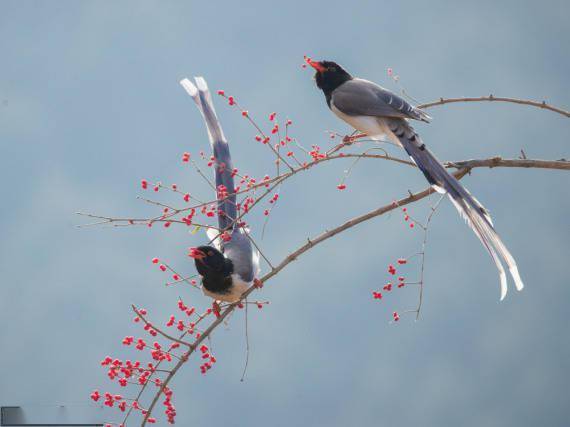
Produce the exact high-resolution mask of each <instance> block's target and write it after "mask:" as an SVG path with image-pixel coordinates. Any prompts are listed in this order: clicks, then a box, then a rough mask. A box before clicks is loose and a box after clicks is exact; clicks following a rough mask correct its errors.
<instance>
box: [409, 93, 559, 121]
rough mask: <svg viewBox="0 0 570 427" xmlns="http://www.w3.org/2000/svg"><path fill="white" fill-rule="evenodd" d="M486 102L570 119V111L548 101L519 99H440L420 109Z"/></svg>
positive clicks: (494, 97) (490, 96) (422, 105)
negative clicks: (528, 108)
mask: <svg viewBox="0 0 570 427" xmlns="http://www.w3.org/2000/svg"><path fill="white" fill-rule="evenodd" d="M484 101H491V102H495V101H496V102H510V103H513V104H522V105H530V106H532V107H537V108H542V109H544V110H550V111H553V112H555V113H558V114H562V115H563V116H566V117H570V111H566V110H563V109H562V108H557V107H554V106H552V105H550V104H547V103H546V101H540V102H539V101H530V100H527V99H517V98H505V97H500V96H494V95H489V96H479V97H476V98H439V100H438V101H434V102H428V103H427V104H420V105H418V108H421V109H426V108H430V107H435V106H436V105H445V104H452V103H456V102H484Z"/></svg>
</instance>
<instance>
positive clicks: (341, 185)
mask: <svg viewBox="0 0 570 427" xmlns="http://www.w3.org/2000/svg"><path fill="white" fill-rule="evenodd" d="M336 188H338V189H339V190H344V189H345V188H346V185H345V184H339V185H337V186H336Z"/></svg>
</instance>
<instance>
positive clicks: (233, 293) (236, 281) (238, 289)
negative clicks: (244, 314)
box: [202, 274, 251, 302]
mask: <svg viewBox="0 0 570 427" xmlns="http://www.w3.org/2000/svg"><path fill="white" fill-rule="evenodd" d="M232 281H233V286H232V288H231V289H230V292H228V293H226V294H217V293H215V292H210V291H209V290H207V289H206V288H205V287H203V286H202V292H204V295H206V296H209V297H210V298H214V299H215V300H218V301H225V302H236V301H237V300H239V297H241V295H242V294H243V293H244V292H245V291H247V289H248V288H249V287H250V285H251V283H246V282H244V281H243V280H241V279H240V278H239V276H238V275H237V274H232Z"/></svg>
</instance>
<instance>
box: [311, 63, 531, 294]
mask: <svg viewBox="0 0 570 427" xmlns="http://www.w3.org/2000/svg"><path fill="white" fill-rule="evenodd" d="M306 61H307V62H308V64H309V65H311V66H312V67H313V68H314V69H315V70H316V73H315V80H316V83H317V86H318V87H319V89H321V90H322V91H323V93H324V94H325V99H326V101H327V105H328V106H329V108H330V109H331V110H332V112H333V113H334V114H335V115H336V116H337V117H339V118H340V119H342V120H344V121H345V122H346V123H348V124H349V125H350V126H352V127H353V128H354V129H356V130H358V131H360V132H362V133H364V134H366V135H368V136H369V137H371V138H373V139H381V138H383V137H387V138H388V139H390V140H391V141H392V142H394V143H395V144H396V145H398V146H400V147H403V148H404V150H406V152H407V153H408V155H409V156H410V157H411V159H412V160H413V161H414V162H415V164H416V165H417V166H418V168H419V169H420V170H421V171H422V172H423V174H424V176H425V177H426V179H427V180H428V182H429V183H430V184H431V185H432V186H433V188H434V189H435V190H436V191H438V192H440V193H447V195H448V196H449V199H450V200H451V201H452V202H453V204H454V205H455V207H456V208H457V210H458V211H459V213H460V214H461V216H462V217H463V218H464V219H465V220H466V222H467V224H468V225H469V227H471V229H472V230H473V232H474V233H475V234H476V235H477V237H478V238H479V240H481V243H482V244H483V246H484V247H485V248H486V249H487V251H488V252H489V254H490V255H491V257H492V258H493V261H494V262H495V264H496V266H497V269H498V270H499V276H500V282H501V300H502V299H503V298H505V295H506V294H507V277H506V274H505V270H504V268H503V264H502V261H501V260H503V261H504V262H505V263H506V264H507V267H508V269H509V271H510V273H511V276H512V277H513V280H514V282H515V286H516V288H517V289H518V290H519V291H520V290H521V289H522V288H523V282H522V280H521V278H520V275H519V272H518V268H517V264H516V262H515V260H514V258H513V257H512V255H511V254H510V252H509V251H508V249H507V248H506V246H505V244H504V243H503V242H502V241H501V238H500V237H499V235H498V234H497V232H496V231H495V229H494V228H493V222H492V221H491V217H490V215H489V213H488V211H487V210H486V209H485V208H484V207H483V205H481V203H479V201H478V200H477V199H476V198H475V197H473V196H472V195H471V193H469V191H467V189H466V188H465V187H463V186H462V185H461V184H460V183H459V181H458V180H457V179H456V178H455V177H454V176H452V175H450V174H449V173H448V172H447V171H446V169H445V168H444V167H443V165H442V164H441V163H440V162H439V161H438V160H437V159H436V157H435V156H434V155H433V154H432V153H431V151H430V150H429V149H428V148H427V147H426V145H425V144H424V143H423V142H422V140H421V139H420V137H419V135H418V134H417V133H416V132H415V131H414V129H413V128H412V127H411V126H410V124H409V123H408V119H414V120H420V121H423V122H429V121H430V119H431V117H429V116H428V115H427V114H426V113H425V112H423V111H422V110H420V109H419V108H416V107H414V106H412V105H410V104H409V103H408V102H406V101H405V100H404V99H402V98H401V97H399V96H398V95H396V94H394V93H392V92H390V91H389V90H387V89H384V88H382V87H380V86H378V85H377V84H375V83H373V82H370V81H368V80H363V79H359V78H355V77H352V76H351V75H350V74H349V73H348V72H347V71H345V70H344V69H343V68H342V67H341V66H340V65H338V64H337V63H335V62H332V61H312V60H311V59H308V58H307V59H306Z"/></svg>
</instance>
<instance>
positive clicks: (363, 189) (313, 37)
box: [0, 1, 570, 426]
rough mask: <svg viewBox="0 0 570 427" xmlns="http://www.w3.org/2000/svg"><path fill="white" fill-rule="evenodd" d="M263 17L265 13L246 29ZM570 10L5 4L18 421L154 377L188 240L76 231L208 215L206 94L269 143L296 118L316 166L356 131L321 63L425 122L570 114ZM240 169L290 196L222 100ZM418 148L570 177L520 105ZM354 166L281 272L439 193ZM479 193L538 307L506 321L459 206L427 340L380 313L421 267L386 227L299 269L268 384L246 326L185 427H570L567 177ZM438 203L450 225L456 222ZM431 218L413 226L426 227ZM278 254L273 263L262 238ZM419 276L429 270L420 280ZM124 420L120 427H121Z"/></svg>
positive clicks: (188, 389) (441, 262) (184, 413)
mask: <svg viewBox="0 0 570 427" xmlns="http://www.w3.org/2000/svg"><path fill="white" fill-rule="evenodd" d="M244 3H245V4H244ZM569 12H570V11H569V6H568V2H565V1H546V2H540V3H533V2H516V1H504V2H500V3H499V2H492V1H482V2H476V3H474V2H463V1H457V2H448V1H431V2H420V1H407V2H396V1H391V2H386V1H370V2H364V1H360V2H359V1H356V2H351V3H347V2H340V1H326V2H324V1H314V2H306V1H305V2H298V1H291V2H287V3H279V4H275V3H271V2H258V1H250V2H223V3H220V2H194V1H188V2H181V1H171V2H158V1H123V2H120V3H116V2H105V1H81V2H76V1H58V2H34V1H3V2H2V3H0V51H1V52H2V66H1V67H0V144H1V147H2V153H3V154H2V156H1V162H2V164H1V167H0V179H1V181H2V183H3V191H2V209H1V210H0V228H1V234H2V236H3V238H2V242H1V243H0V271H1V272H2V284H1V286H0V324H2V325H3V326H2V328H0V342H1V343H2V347H3V351H2V358H1V360H2V363H1V364H0V377H1V378H2V381H0V403H1V404H2V405H19V404H30V405H46V404H68V405H83V404H86V403H88V402H87V400H88V394H89V393H90V391H91V390H92V389H93V388H99V389H101V390H104V389H108V388H110V384H109V382H108V381H106V379H105V375H104V372H103V371H102V370H101V368H100V367H99V366H98V364H99V361H100V360H101V359H102V358H103V357H104V356H105V355H107V354H112V355H117V356H121V357H134V355H133V354H132V353H129V352H126V351H124V350H123V349H122V348H121V346H120V340H121V339H122V337H123V336H124V335H132V334H135V333H137V332H138V331H137V329H136V328H135V327H134V325H132V323H131V322H130V319H131V317H132V315H131V313H130V311H129V307H130V304H131V303H136V304H139V305H141V306H145V307H147V309H149V311H150V313H151V316H152V317H153V318H155V319H157V321H159V322H162V321H163V320H166V318H167V316H168V314H169V313H170V312H171V311H172V310H173V309H174V308H175V305H176V300H177V297H178V295H179V294H180V293H181V292H185V294H183V296H184V297H185V298H186V299H189V300H190V301H192V303H194V304H197V305H199V306H205V304H207V300H206V299H205V298H204V297H202V296H201V295H199V294H198V293H190V292H189V291H187V290H181V289H165V288H164V287H163V285H162V283H163V281H164V276H163V275H161V274H160V272H158V271H157V270H156V269H155V268H152V266H151V264H150V263H149V260H150V259H151V258H152V257H154V256H159V257H161V258H165V259H168V260H170V261H171V262H172V263H173V264H175V265H178V266H181V268H182V269H184V271H186V272H188V273H191V272H192V271H193V267H192V265H191V263H190V262H189V260H188V259H187V257H186V255H185V254H186V249H187V247H189V246H192V245H195V244H198V243H201V242H203V241H204V240H205V238H204V236H203V235H200V234H198V235H195V236H192V235H189V234H188V233H187V232H186V231H185V230H182V229H179V228H175V227H173V228H171V229H169V230H163V229H151V230H147V229H143V228H126V229H111V228H91V229H77V228H76V227H75V226H76V225H77V224H81V223H83V222H84V221H83V219H82V218H79V217H77V216H75V215H74V212H76V211H88V212H94V213H103V214H109V215H117V216H118V215H123V214H124V215H140V216H142V215H145V216H148V215H152V214H153V213H154V211H153V210H152V209H151V208H150V207H149V206H146V205H145V204H144V203H142V202H141V201H138V200H137V199H136V195H137V194H140V190H139V186H138V183H139V180H140V179H141V178H143V177H144V178H147V179H150V180H158V179H160V180H162V181H163V182H165V183H170V182H176V183H178V185H181V186H182V185H184V186H186V187H187V188H190V189H192V191H195V192H197V193H201V194H204V195H207V194H208V189H207V188H206V187H205V186H204V185H203V183H202V182H201V181H200V180H199V178H198V177H197V176H196V175H195V174H191V173H189V171H188V169H187V168H183V167H181V165H180V161H179V158H180V154H181V153H182V152H184V151H191V152H193V153H197V152H198V151H200V150H206V149H207V147H208V145H207V139H206V135H205V131H204V127H203V124H202V122H201V118H200V116H199V114H198V113H197V111H196V109H195V107H194V106H193V105H192V102H191V100H190V99H189V97H188V96H187V95H186V94H185V93H184V92H183V90H182V89H181V87H180V86H179V85H178V81H179V80H180V79H181V78H183V77H186V76H192V75H203V76H205V77H206V79H207V80H208V82H209V83H210V86H211V87H212V88H213V89H218V88H223V89H225V90H226V91H227V92H228V93H231V94H233V95H235V96H236V97H237V98H238V100H239V101H240V102H242V103H243V104H244V105H245V106H246V107H247V108H248V110H249V111H250V113H251V114H253V115H255V116H257V117H262V118H263V117H265V116H266V114H268V113H269V112H271V111H277V112H278V113H279V114H280V115H281V116H288V117H291V118H292V119H293V120H294V122H295V125H294V129H295V135H296V136H297V137H298V138H300V140H301V141H302V142H303V143H304V144H305V145H310V144H312V143H318V144H321V145H323V146H326V144H330V141H329V140H328V139H327V138H326V135H325V133H324V132H323V131H325V130H327V129H336V130H338V131H339V132H341V133H345V132H347V131H348V129H347V128H346V126H345V125H344V124H342V123H339V122H338V121H337V119H336V118H335V117H334V116H333V115H332V114H331V113H330V111H328V109H327V108H326V105H325V103H324V100H323V97H322V94H321V93H320V92H319V91H318V90H317V89H316V88H315V87H314V83H313V81H312V75H311V74H312V73H310V72H309V71H307V70H302V69H301V68H300V64H301V60H302V57H303V55H304V54H309V55H312V56H313V57H315V58H326V59H333V60H336V61H338V62H339V63H341V64H343V65H345V66H346V67H347V68H348V69H349V70H350V71H351V72H352V73H353V74H354V75H358V76H361V77H363V78H368V79H371V80H375V81H377V82H379V83H380V84H382V85H384V86H387V87H390V88H392V89H397V88H396V87H394V85H392V84H391V83H390V82H389V80H388V78H387V76H386V68H387V67H392V68H394V69H395V70H396V72H397V73H398V74H399V75H400V76H401V79H402V82H403V85H404V86H405V87H406V89H407V90H408V91H409V92H410V93H411V94H413V96H414V97H416V98H418V99H419V100H422V101H429V100H434V99H437V98H439V97H442V96H443V97H448V96H449V97H455V96H481V95H486V94H489V93H493V94H495V95H504V96H514V97H521V98H529V99H537V100H542V99H546V100H548V101H549V102H551V103H553V104H554V105H558V106H561V107H563V108H568V107H569V106H570V95H569V94H568V90H567V81H568V75H570V59H569V57H568V44H569V43H570V27H569V26H568V19H567V17H568V14H569ZM215 101H216V105H217V109H218V113H219V115H220V118H221V120H222V122H223V125H224V129H225V132H226V135H227V136H228V139H229V140H230V144H231V146H232V153H233V156H234V161H235V164H236V166H238V167H239V168H240V169H242V170H247V171H249V172H251V173H252V174H254V175H256V176H263V175H264V174H265V173H271V168H270V164H271V157H270V156H269V154H268V153H266V152H265V151H263V150H260V149H259V147H258V146H257V145H256V144H254V143H253V142H252V137H253V135H254V131H253V130H252V129H251V128H249V127H248V126H247V124H246V123H245V122H244V120H243V119H242V118H241V117H240V116H239V114H237V113H236V112H235V111H234V110H231V109H230V108H228V107H227V106H226V105H225V104H224V103H222V102H221V100H219V99H216V100H215ZM429 113H430V114H431V115H432V116H433V117H434V120H433V123H431V124H429V125H423V124H421V125H417V126H416V128H417V130H418V131H419V132H420V133H421V135H422V137H423V139H424V140H425V142H426V143H427V144H428V145H429V146H430V147H431V148H432V150H433V151H434V152H435V153H437V155H438V157H439V158H440V159H442V160H459V159H465V158H480V157H489V156H494V155H501V156H504V157H516V156H517V155H518V154H519V152H520V149H521V148H524V150H525V152H526V153H527V155H528V156H529V157H532V158H546V159H558V158H561V157H566V158H568V156H569V153H568V148H567V147H568V145H567V142H568V134H569V130H570V127H569V122H568V120H567V119H566V118H564V117H562V116H558V115H555V114H553V113H549V112H545V111H540V110H536V109H530V108H528V107H522V106H515V105H503V104H502V105H499V104H469V105H468V104H464V105H454V106H447V107H438V108H434V109H432V110H430V111H429ZM347 166H348V163H347V164H340V163H334V162H331V164H329V165H326V166H323V167H322V168H321V169H318V170H317V169H315V170H314V171H312V172H311V173H310V174H307V175H303V176H299V177H298V178H297V179H294V180H291V181H290V182H289V184H288V185H287V186H285V187H284V188H283V190H282V194H281V199H280V206H279V208H278V209H277V210H276V211H275V213H274V214H273V215H272V219H271V222H270V227H269V229H268V232H267V233H266V235H265V238H264V239H263V247H264V249H265V251H266V252H267V253H268V254H269V256H270V257H271V258H272V259H273V260H274V261H278V260H280V259H281V258H283V257H284V256H285V255H286V254H287V253H288V251H290V250H291V249H294V248H295V247H297V246H299V244H301V243H302V242H303V241H304V239H306V237H307V236H309V235H315V234H317V233H319V232H320V231H322V230H323V229H325V228H330V227H333V226H335V225H336V224H338V223H340V222H342V221H344V220H346V219H348V218H350V217H352V216H355V215H358V214H360V213H363V212H366V211H367V210H370V209H372V208H374V207H377V206H379V205H382V204H385V203H386V202H389V201H391V200H393V199H394V198H396V197H399V196H402V195H404V194H405V193H406V191H407V190H408V189H412V190H417V189H421V188H423V187H424V186H425V183H424V179H423V176H422V175H421V174H420V173H419V172H418V171H416V170H413V169H411V168H404V167H401V166H397V165H392V164H388V163H379V162H373V161H371V162H361V164H360V165H359V166H358V168H357V169H356V170H355V171H354V173H353V174H352V175H351V177H350V179H349V181H348V182H347V184H348V186H349V189H350V191H346V192H343V193H339V192H338V191H337V190H336V188H335V186H336V184H337V182H338V180H339V179H340V177H341V176H342V172H343V170H344V169H345V168H346V167H347ZM464 184H465V185H466V186H467V187H468V188H469V189H470V190H471V191H472V192H473V193H474V194H475V195H477V197H478V198H479V199H480V200H481V201H482V202H483V203H484V204H485V205H486V206H487V207H488V208H489V209H490V211H491V213H492V214H493V217H494V220H495V224H496V226H497V229H498V230H499V232H500V234H501V235H502V237H503V238H504V241H505V242H506V244H507V245H508V247H509V248H510V249H511V251H512V252H513V254H514V256H515V258H516V259H517V261H518V263H519V266H520V270H521V274H522V276H523V279H524V281H525V283H526V288H525V290H524V291H523V292H522V293H515V292H510V293H509V295H508V296H507V299H506V300H505V301H504V302H502V303H499V301H498V297H499V289H498V277H497V274H496V270H495V267H494V266H493V264H492V262H491V260H490V259H489V257H488V255H486V254H485V252H484V250H483V249H482V248H481V246H480V244H479V242H478V241H477V239H475V238H474V236H473V234H472V233H471V231H470V230H469V229H468V228H467V227H466V226H465V225H464V224H463V221H462V220H461V219H460V218H459V217H458V215H457V213H456V212H455V210H454V209H453V207H452V206H450V204H449V203H448V202H447V201H446V202H444V203H443V205H442V207H441V209H440V211H439V212H438V214H437V216H436V217H435V219H434V222H433V228H432V231H431V232H432V234H431V237H430V242H429V247H428V261H427V265H426V267H427V270H426V281H427V284H426V295H425V302H424V308H423V312H422V316H421V319H420V321H418V322H414V321H413V319H412V318H411V317H404V318H402V321H400V322H399V324H397V325H390V324H389V323H388V320H389V318H390V314H391V312H392V311H393V310H394V309H399V310H401V309H405V308H408V307H410V306H413V305H414V304H415V301H416V297H417V294H416V293H415V291H414V290H413V289H411V288H410V289H404V290H402V292H399V293H398V294H396V293H395V294H394V295H393V296H392V298H391V299H390V300H388V299H386V300H383V301H382V303H380V304H378V303H374V302H373V301H372V300H371V298H370V292H371V290H372V289H377V288H378V287H379V286H380V284H382V282H383V281H385V279H386V273H385V266H386V265H387V264H388V263H389V262H391V261H393V260H394V258H397V257H399V256H401V255H405V254H408V253H410V252H413V251H415V250H416V249H417V248H418V245H419V244H420V241H421V236H420V234H419V233H415V234H414V233H411V232H409V230H407V229H406V228H405V226H404V225H403V224H402V219H401V217H400V215H397V214H395V215H391V216H386V217H382V218H379V219H375V220H373V221H370V222H368V223H366V224H363V225H361V226H359V227H357V228H355V229H354V230H352V231H351V232H350V233H347V234H344V235H342V236H339V237H338V238H335V239H334V240H330V241H328V242H327V243H325V244H323V245H322V246H321V247H318V248H316V249H315V250H314V251H312V252H311V253H309V254H307V256H304V257H303V258H301V259H299V261H298V262H295V263H294V264H292V265H291V266H289V267H288V269H287V270H285V271H284V272H283V273H282V274H281V275H280V276H279V277H278V278H276V279H275V280H274V281H272V282H270V283H268V285H267V286H266V287H265V288H264V290H263V298H267V299H269V300H271V305H270V306H269V307H267V308H266V309H264V310H262V312H257V311H254V310H252V311H251V312H250V319H249V325H250V329H249V335H250V340H251V354H250V363H249V369H248V374H247V379H246V381H245V382H243V383H242V382H240V381H239V379H240V376H241V371H242V368H243V363H244V358H245V345H244V327H243V316H242V314H239V315H236V316H234V318H233V319H232V321H231V324H230V326H229V327H228V328H220V330H219V331H217V332H216V334H215V336H214V341H213V345H214V347H215V349H216V356H217V358H218V360H219V363H218V365H217V366H216V368H215V369H214V370H212V371H211V372H210V373H209V374H208V375H207V376H206V377H202V376H201V375H200V374H199V371H198V367H197V364H196V365H193V366H188V367H186V368H185V369H184V370H183V371H182V372H181V373H180V375H178V377H177V378H176V380H175V383H174V389H175V392H176V395H175V404H176V406H177V408H178V412H179V416H178V420H177V421H178V423H179V425H192V426H205V425H209V426H212V425H226V426H234V425H235V426H238V425H251V426H257V425H268V424H269V425H273V426H285V425H287V426H289V425H330V426H346V425H393V426H407V425H465V426H481V425H484V426H527V425H528V426H535V425H549V426H562V425H565V423H566V422H567V420H568V419H569V418H570V414H569V410H568V408H569V404H570V401H569V397H568V385H567V372H568V371H569V369H570V341H569V340H568V332H567V323H568V320H567V311H568V310H567V304H568V301H569V300H570V290H569V288H568V286H567V285H568V254H569V253H570V244H569V237H570V236H569V229H568V211H569V209H570V202H569V200H570V199H569V198H568V197H567V195H568V185H569V184H570V181H569V177H568V174H567V173H564V172H559V171H539V170H515V169H514V170H507V169H496V170H477V171H475V172H474V173H473V175H472V176H470V177H467V178H465V180H464ZM433 201H434V200H433V199H432V201H431V202H433ZM428 207H429V202H427V203H426V202H424V203H422V204H418V205H417V206H414V207H413V208H412V209H413V211H414V212H416V213H417V214H418V215H419V216H422V215H424V214H425V212H426V211H427V209H428ZM253 227H254V229H255V230H254V231H257V233H258V234H257V235H258V237H259V228H260V227H259V226H258V227H257V228H256V227H255V224H253ZM409 268H410V270H409V271H410V274H413V272H414V271H416V270H414V268H413V266H410V267H409ZM114 415H115V414H114V412H110V413H109V418H112V417H113V416H114Z"/></svg>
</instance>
